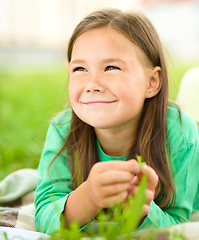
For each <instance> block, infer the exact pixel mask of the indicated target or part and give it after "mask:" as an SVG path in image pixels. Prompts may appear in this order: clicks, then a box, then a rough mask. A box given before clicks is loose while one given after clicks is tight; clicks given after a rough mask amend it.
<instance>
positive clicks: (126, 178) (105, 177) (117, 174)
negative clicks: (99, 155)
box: [100, 170, 134, 185]
mask: <svg viewBox="0 0 199 240" xmlns="http://www.w3.org/2000/svg"><path fill="white" fill-rule="evenodd" d="M133 178H134V174H132V173H131V172H127V171H119V170H109V171H106V172H103V173H101V174H100V183H101V185H110V184H115V183H125V182H128V184H130V182H131V181H132V179H133Z"/></svg>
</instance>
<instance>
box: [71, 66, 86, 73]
mask: <svg viewBox="0 0 199 240" xmlns="http://www.w3.org/2000/svg"><path fill="white" fill-rule="evenodd" d="M77 71H79V72H84V71H86V69H85V68H83V67H76V68H74V69H73V72H77Z"/></svg>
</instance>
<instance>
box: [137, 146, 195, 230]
mask: <svg viewBox="0 0 199 240" xmlns="http://www.w3.org/2000/svg"><path fill="white" fill-rule="evenodd" d="M187 148H188V149H189V150H188V151H186V152H187V154H186V156H185V155H184V153H183V151H181V152H180V153H179V154H178V157H177V156H176V157H177V159H178V158H179V157H180V156H179V155H181V157H183V158H189V159H191V160H190V161H183V162H182V166H178V169H177V168H176V170H173V172H174V171H175V172H176V174H175V176H174V183H175V188H176V204H175V206H174V207H171V208H169V209H168V210H165V211H163V210H162V209H161V208H160V207H159V206H158V205H157V204H155V202H154V201H152V202H151V205H150V210H149V213H148V215H147V217H146V218H145V220H144V221H143V223H142V224H141V225H140V227H139V228H140V229H141V228H154V227H155V228H164V227H169V226H172V225H175V224H179V223H182V222H187V221H189V219H190V215H191V213H192V211H193V210H194V209H193V206H194V203H195V198H196V195H197V192H198V181H199V176H198V173H197V171H198V170H197V169H198V165H199V153H198V144H196V143H195V144H193V145H192V146H188V147H187ZM177 159H175V160H176V161H177Z"/></svg>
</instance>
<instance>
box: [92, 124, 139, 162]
mask: <svg viewBox="0 0 199 240" xmlns="http://www.w3.org/2000/svg"><path fill="white" fill-rule="evenodd" d="M95 133H96V136H97V138H98V140H99V143H100V145H101V148H102V150H103V151H104V153H105V154H107V155H109V156H115V157H116V156H117V157H118V156H124V155H127V154H128V153H129V151H130V149H131V147H132V145H133V143H134V141H135V135H136V132H135V130H134V129H131V131H129V129H128V130H119V131H115V130H114V131H113V130H110V129H108V130H107V129H95Z"/></svg>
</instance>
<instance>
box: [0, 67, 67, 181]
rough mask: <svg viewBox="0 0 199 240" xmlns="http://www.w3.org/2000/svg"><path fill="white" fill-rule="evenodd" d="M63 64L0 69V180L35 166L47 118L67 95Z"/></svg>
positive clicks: (58, 110)
mask: <svg viewBox="0 0 199 240" xmlns="http://www.w3.org/2000/svg"><path fill="white" fill-rule="evenodd" d="M67 77H68V75H67V71H66V69H65V68H64V67H62V66H60V67H52V68H49V69H48V70H41V69H29V70H19V69H16V70H12V71H10V70H1V71H0V136H1V137H0V169H1V171H0V179H1V180H2V179H3V178H4V177H5V176H6V175H8V174H9V173H11V172H13V171H15V170H17V169H21V168H37V166H38V163H39V158H40V155H41V151H42V147H43V143H44V140H45V135H46V131H47V128H48V126H49V123H50V120H51V118H52V117H53V116H54V115H55V114H56V113H58V112H60V111H62V110H63V109H64V102H65V99H66V98H67V96H68V92H67V89H66V83H67Z"/></svg>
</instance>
